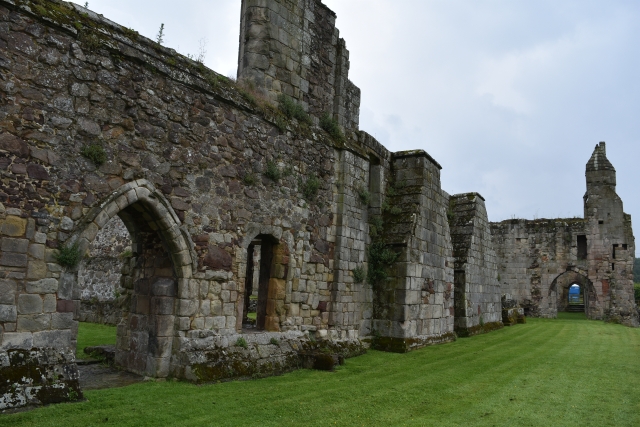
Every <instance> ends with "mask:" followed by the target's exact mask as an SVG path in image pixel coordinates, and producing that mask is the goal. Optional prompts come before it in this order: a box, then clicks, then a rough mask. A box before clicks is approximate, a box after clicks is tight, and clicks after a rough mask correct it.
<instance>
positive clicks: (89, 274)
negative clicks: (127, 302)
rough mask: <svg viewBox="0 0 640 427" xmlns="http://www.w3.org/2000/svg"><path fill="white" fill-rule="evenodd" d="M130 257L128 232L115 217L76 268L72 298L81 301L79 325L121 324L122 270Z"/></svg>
mask: <svg viewBox="0 0 640 427" xmlns="http://www.w3.org/2000/svg"><path fill="white" fill-rule="evenodd" d="M131 255H132V253H131V237H130V236H129V231H128V230H127V228H126V226H125V225H124V223H123V222H122V220H121V219H120V218H119V217H114V218H113V219H111V220H110V221H109V222H108V223H107V224H106V225H105V226H104V228H102V230H100V232H99V233H98V234H97V235H96V238H95V240H94V241H93V243H92V244H91V246H90V248H89V253H88V256H87V257H86V258H85V259H83V260H82V261H81V263H80V265H79V267H78V282H77V287H76V289H74V295H73V299H74V300H79V301H80V303H79V305H78V313H77V315H76V316H77V318H78V320H79V321H80V322H93V323H103V324H107V325H117V324H118V323H119V322H120V320H121V318H122V308H121V307H120V305H121V300H120V296H121V295H123V294H124V293H125V289H124V288H123V287H122V283H121V282H122V269H123V267H124V265H125V263H127V262H128V258H129V257H130V256H131ZM119 300H120V301H119Z"/></svg>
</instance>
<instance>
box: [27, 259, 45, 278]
mask: <svg viewBox="0 0 640 427" xmlns="http://www.w3.org/2000/svg"><path fill="white" fill-rule="evenodd" d="M25 256H26V255H25ZM46 275H47V264H46V263H45V262H44V261H40V260H31V261H29V266H28V267H27V279H44V278H45V277H46Z"/></svg>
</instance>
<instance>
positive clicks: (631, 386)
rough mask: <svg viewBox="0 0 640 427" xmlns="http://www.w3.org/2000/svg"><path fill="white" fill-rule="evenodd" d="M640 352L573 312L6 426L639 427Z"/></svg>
mask: <svg viewBox="0 0 640 427" xmlns="http://www.w3.org/2000/svg"><path fill="white" fill-rule="evenodd" d="M639 352H640V329H632V328H627V327H624V326H620V325H612V324H605V323H603V322H599V321H588V320H585V319H584V315H583V314H573V315H572V314H562V315H561V318H559V319H528V323H527V324H525V325H517V326H513V327H510V328H504V329H502V330H499V331H495V332H492V333H490V334H486V335H480V336H475V337H471V338H463V339H459V340H458V341H456V342H455V343H450V344H444V345H438V346H432V347H428V348H424V349H421V350H418V351H414V352H412V353H408V354H391V353H382V352H378V351H370V352H369V353H367V354H366V355H364V356H361V357H357V358H353V359H348V360H347V362H346V364H345V365H344V366H343V367H341V368H339V369H338V370H337V371H336V372H333V373H331V372H319V371H308V370H301V371H297V372H293V373H291V374H287V375H283V376H280V377H271V378H266V379H261V380H256V381H234V382H227V383H220V384H211V385H205V386H195V385H192V384H188V383H184V382H178V381H168V382H146V383H139V384H135V385H132V386H128V387H124V388H120V389H110V390H101V391H92V392H87V393H86V397H87V399H88V401H86V402H82V403H73V404H61V405H53V406H49V407H45V408H40V409H37V410H34V411H31V412H25V413H20V414H13V415H0V425H6V426H12V427H17V426H57V425H60V426H94V425H118V426H164V425H171V426H173V425H176V426H178V425H179V426H244V425H247V426H250V425H256V426H257V425H260V426H301V425H303V426H333V425H337V426H372V425H373V426H392V425H393V426H395V425H408V426H424V425H426V426H511V427H513V426H637V425H640V387H638V383H637V381H638V378H640V363H639V358H638V354H639Z"/></svg>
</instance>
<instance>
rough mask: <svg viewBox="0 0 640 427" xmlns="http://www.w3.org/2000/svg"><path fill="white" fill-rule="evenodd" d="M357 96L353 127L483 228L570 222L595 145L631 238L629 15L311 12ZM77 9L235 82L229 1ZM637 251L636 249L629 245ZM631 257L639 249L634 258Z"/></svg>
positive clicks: (447, 5) (394, 8)
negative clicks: (327, 29) (428, 166)
mask: <svg viewBox="0 0 640 427" xmlns="http://www.w3.org/2000/svg"><path fill="white" fill-rule="evenodd" d="M324 3H325V4H326V5H328V6H329V7H330V8H331V9H333V10H334V11H335V12H336V13H337V15H338V19H337V22H336V25H337V27H338V28H339V29H340V35H341V37H343V38H344V39H345V40H346V42H347V48H348V49H349V51H350V59H351V72H350V78H351V80H352V81H353V82H354V83H355V84H356V85H357V86H359V87H360V89H361V90H362V104H361V115H360V128H361V129H363V130H365V131H367V132H369V133H370V134H372V135H374V136H375V137H376V138H377V139H378V140H379V141H380V142H381V143H383V144H384V145H385V146H386V147H387V148H388V149H390V150H391V151H399V150H408V149H418V148H420V149H423V150H426V151H427V152H428V153H429V154H431V155H432V156H433V157H434V158H435V159H436V160H437V161H438V162H439V163H440V164H441V165H442V168H443V169H442V185H443V188H444V189H445V190H446V191H447V192H449V193H450V194H455V193H462V192H468V191H477V192H479V193H480V194H482V195H483V196H484V197H485V199H486V203H487V210H488V213H489V218H490V220H492V221H500V220H503V219H509V218H512V217H516V218H528V219H534V218H555V217H574V216H578V217H582V216H583V209H582V196H583V195H584V192H585V181H584V166H585V164H586V162H587V160H588V159H589V157H590V155H591V153H592V151H593V148H594V147H595V145H596V144H597V143H598V142H599V141H606V142H607V156H608V157H609V160H611V162H612V163H613V165H614V166H615V168H616V170H617V173H618V187H617V192H618V194H619V195H620V197H622V200H623V202H624V206H625V211H626V212H627V213H630V214H631V215H632V216H633V217H634V221H635V222H634V230H635V234H636V235H638V236H640V198H639V197H638V196H637V194H638V193H637V190H636V182H637V180H638V177H637V174H636V173H635V172H636V171H635V168H636V166H637V164H638V163H640V120H639V118H638V114H639V113H640V56H639V53H640V52H639V50H640V47H639V43H638V41H639V40H640V2H637V1H606V2H605V1H589V0H576V1H569V0H567V1H561V0H552V1H544V0H536V1H529V0H520V1H518V0H501V1H498V0H494V1H490V0H487V1H478V0H468V1H456V0H447V1H445V0H438V1H431V0H324ZM89 8H90V9H91V10H94V11H96V12H98V13H102V14H103V15H105V16H106V17H107V18H109V19H111V20H113V21H115V22H117V23H119V24H121V25H124V26H127V27H130V28H133V29H135V30H137V31H138V32H140V33H141V34H142V35H145V36H147V37H150V38H154V39H155V36H156V34H157V33H158V28H159V27H160V24H161V23H164V24H165V38H164V45H165V46H168V47H172V48H174V49H176V50H178V51H179V52H181V53H184V54H187V53H190V54H193V55H197V53H198V51H199V41H200V40H203V39H204V40H206V41H207V44H206V51H207V54H206V59H205V64H206V65H207V66H209V67H210V68H212V69H213V70H215V71H217V72H219V73H222V74H224V75H235V73H236V64H237V56H238V36H239V21H240V0H208V1H205V0H182V1H180V2H176V1H165V0H153V1H151V0H90V1H89ZM639 246H640V245H639ZM636 253H637V254H640V248H637V249H636Z"/></svg>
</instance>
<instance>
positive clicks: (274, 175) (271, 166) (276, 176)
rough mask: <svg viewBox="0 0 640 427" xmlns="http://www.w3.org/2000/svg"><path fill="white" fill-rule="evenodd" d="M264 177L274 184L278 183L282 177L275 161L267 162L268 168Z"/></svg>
mask: <svg viewBox="0 0 640 427" xmlns="http://www.w3.org/2000/svg"><path fill="white" fill-rule="evenodd" d="M264 176H266V177H267V178H269V179H270V180H271V181H273V182H278V181H279V180H280V177H281V176H282V172H281V171H280V168H279V167H278V165H277V164H276V162H274V161H273V160H269V161H267V168H266V169H265V171H264Z"/></svg>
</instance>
